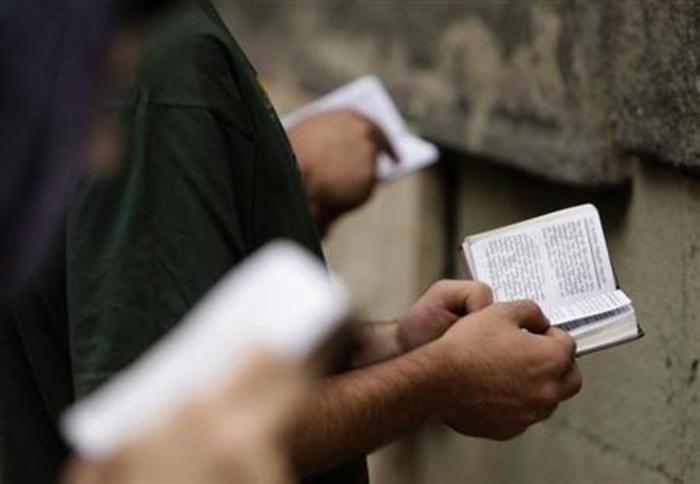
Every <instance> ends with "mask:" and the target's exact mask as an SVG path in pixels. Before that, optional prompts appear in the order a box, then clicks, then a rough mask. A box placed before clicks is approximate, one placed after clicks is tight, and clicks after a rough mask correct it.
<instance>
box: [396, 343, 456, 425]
mask: <svg viewBox="0 0 700 484" xmlns="http://www.w3.org/2000/svg"><path fill="white" fill-rule="evenodd" d="M445 350H446V348H445V347H444V345H443V344H442V342H441V341H440V340H436V341H433V342H431V343H428V344H425V345H423V346H420V347H419V348H417V349H414V350H412V351H411V352H409V353H407V354H406V355H405V358H407V359H411V360H413V362H414V364H415V365H419V366H421V367H422V368H423V371H421V372H420V373H419V374H420V375H422V377H423V378H424V381H422V382H421V383H420V384H421V386H423V387H424V390H423V391H424V392H425V394H426V395H427V398H428V400H429V401H428V402H427V405H428V408H429V414H428V418H429V419H430V420H434V421H437V420H439V421H444V420H445V419H446V417H447V416H448V415H449V414H450V412H451V411H452V409H453V408H454V405H453V403H452V402H453V399H452V397H451V394H452V391H454V386H455V379H454V377H453V374H454V368H453V366H452V363H451V360H450V358H448V355H447V354H446V352H445Z"/></svg>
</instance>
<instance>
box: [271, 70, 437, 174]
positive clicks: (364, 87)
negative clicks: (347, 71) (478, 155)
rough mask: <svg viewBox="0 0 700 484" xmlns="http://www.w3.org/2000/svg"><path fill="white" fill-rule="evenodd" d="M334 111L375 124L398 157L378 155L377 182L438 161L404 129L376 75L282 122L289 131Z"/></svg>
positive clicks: (432, 150)
mask: <svg viewBox="0 0 700 484" xmlns="http://www.w3.org/2000/svg"><path fill="white" fill-rule="evenodd" d="M334 109H351V110H353V111H356V112H358V113H360V114H362V115H363V116H365V117H366V118H368V119H370V120H371V121H372V122H374V123H375V124H376V125H377V126H379V128H381V130H382V131H383V132H384V134H385V136H386V137H387V139H388V140H389V142H390V143H391V145H392V147H393V148H394V150H395V151H396V154H397V155H398V157H399V160H400V161H399V163H395V162H393V161H392V160H391V158H390V157H389V156H388V155H387V154H385V153H381V154H380V155H379V156H378V157H377V179H379V180H381V181H389V180H393V179H395V178H399V177H401V176H403V175H408V174H410V173H413V172H416V171H418V170H421V169H423V168H425V167H427V166H429V165H431V164H433V163H435V162H436V161H437V160H438V157H439V153H438V149H437V147H436V146H435V145H433V144H432V143H429V142H427V141H425V140H423V139H421V138H419V137H418V136H415V135H413V134H412V133H411V132H410V131H409V130H408V127H407V126H406V123H405V122H404V120H403V118H402V117H401V114H400V113H399V110H398V109H397V108H396V105H395V104H394V102H393V101H392V99H391V97H389V94H388V93H387V92H386V89H385V88H384V86H383V85H382V83H381V81H380V80H379V79H378V78H377V77H376V76H365V77H361V78H359V79H357V80H355V81H353V82H351V83H350V84H346V85H345V86H343V87H341V88H339V89H337V90H335V91H333V92H331V93H330V94H327V95H325V96H323V97H321V98H319V99H317V100H316V101H314V102H312V103H310V104H307V105H306V106H303V107H302V108H300V109H298V110H297V111H294V112H293V113H291V114H289V115H288V116H285V117H284V119H283V120H282V122H283V124H284V127H285V129H290V128H291V127H293V126H294V125H295V124H297V123H299V122H301V121H303V120H304V119H306V118H308V117H310V116H313V115H316V114H319V113H322V112H324V111H331V110H334Z"/></svg>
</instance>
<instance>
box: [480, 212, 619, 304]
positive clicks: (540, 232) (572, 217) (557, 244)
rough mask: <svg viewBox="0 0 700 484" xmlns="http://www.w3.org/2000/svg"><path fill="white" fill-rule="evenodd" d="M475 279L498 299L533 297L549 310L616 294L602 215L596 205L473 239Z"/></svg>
mask: <svg viewBox="0 0 700 484" xmlns="http://www.w3.org/2000/svg"><path fill="white" fill-rule="evenodd" d="M468 241H469V242H470V244H469V247H468V250H470V251H471V262H472V264H473V266H474V267H473V268H472V270H473V272H474V274H473V275H474V278H475V279H476V280H479V281H482V282H484V283H486V284H489V285H490V286H491V288H492V289H493V291H494V299H495V300H496V301H511V300H514V299H532V300H534V301H536V302H537V303H539V304H540V305H541V306H542V307H543V309H546V308H559V307H562V306H566V305H569V304H571V303H572V302H574V301H578V300H581V299H585V298H589V297H591V296H596V295H600V294H603V293H606V292H611V291H614V290H615V277H614V274H613V270H612V265H611V263H610V257H609V255H608V250H607V246H606V244H605V237H604V235H603V229H602V226H601V223H600V217H599V215H598V211H597V210H596V208H595V207H594V206H593V205H582V206H580V207H576V208H575V209H569V210H566V211H562V212H558V213H555V214H550V215H547V216H544V217H540V218H537V219H533V220H530V221H526V222H522V223H519V224H516V225H514V226H511V227H505V228H503V229H499V230H496V231H493V232H489V233H486V234H483V235H478V236H475V237H470V238H469V239H468Z"/></svg>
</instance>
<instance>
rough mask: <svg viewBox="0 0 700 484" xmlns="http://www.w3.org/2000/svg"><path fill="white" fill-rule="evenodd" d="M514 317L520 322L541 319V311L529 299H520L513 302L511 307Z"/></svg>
mask: <svg viewBox="0 0 700 484" xmlns="http://www.w3.org/2000/svg"><path fill="white" fill-rule="evenodd" d="M512 311H513V313H514V314H515V316H517V317H519V318H520V319H522V320H533V319H539V318H541V317H543V315H542V310H541V309H540V307H539V306H538V305H537V303H536V302H535V301H533V300H531V299H521V300H519V301H515V302H514V303H513V306H512Z"/></svg>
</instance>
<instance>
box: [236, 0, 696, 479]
mask: <svg viewBox="0 0 700 484" xmlns="http://www.w3.org/2000/svg"><path fill="white" fill-rule="evenodd" d="M222 9H223V11H224V12H225V13H226V17H227V19H228V21H229V22H230V24H231V25H232V28H233V29H234V31H235V32H236V34H237V36H238V37H239V40H240V41H241V43H242V44H243V46H244V47H245V48H246V49H247V50H248V51H249V53H250V54H251V57H252V59H253V61H254V63H255V64H256V65H257V66H258V67H259V70H260V72H261V76H262V78H263V79H264V81H265V82H266V83H267V85H268V87H269V89H270V91H271V93H272V96H273V99H274V100H275V101H276V102H277V104H278V105H279V106H280V107H281V110H282V111H283V112H284V111H287V110H289V109H291V108H292V107H294V106H296V105H298V104H300V103H301V102H304V101H305V100H307V99H309V98H310V97H312V96H315V95H318V94H320V93H322V92H324V91H327V90H329V89H332V88H334V87H336V86H337V85H339V84H341V83H343V82H346V81H348V80H350V79H352V78H354V77H355V76H357V75H360V74H364V73H366V72H375V73H378V74H380V75H381V76H382V77H383V78H384V80H385V81H386V82H387V84H388V86H389V88H390V90H391V92H392V94H393V95H394V97H395V98H396V99H397V100H398V101H399V103H400V105H401V107H402V110H403V111H404V113H406V115H407V116H408V117H409V118H410V119H411V120H412V122H413V123H414V126H415V128H416V129H417V130H419V131H421V132H423V133H425V134H428V135H430V136H431V137H433V138H435V139H437V140H438V141H440V142H442V143H444V144H445V145H450V146H452V147H453V148H456V149H457V151H458V155H456V157H455V156H453V157H452V162H451V163H452V164H443V166H442V167H441V168H437V169H435V170H432V171H429V172H427V173H424V174H421V175H418V176H415V177H411V178H408V179H405V180H402V181H400V182H398V183H396V184H392V185H388V186H386V187H383V188H382V189H380V190H379V191H378V193H377V195H376V196H375V198H374V200H373V201H372V203H371V204H370V205H369V206H367V207H365V208H364V209H363V210H361V211H360V212H358V213H357V214H355V215H353V216H351V217H349V218H348V219H346V220H344V221H343V222H341V224H339V226H338V227H337V228H336V229H335V231H334V232H333V233H332V234H331V237H330V238H329V240H328V241H327V249H328V253H329V256H330V259H331V263H332V264H333V265H334V266H335V267H336V268H337V269H338V271H339V272H341V274H343V275H344V276H346V277H347V278H348V279H349V281H350V284H351V287H352V288H353V289H354V291H355V292H356V294H358V299H359V301H360V303H361V305H362V307H363V308H364V314H365V315H368V316H374V317H378V318H385V317H390V316H392V315H394V314H396V313H397V312H400V311H402V310H403V309H404V308H405V307H406V306H408V305H409V304H410V302H411V301H412V300H413V299H414V297H415V295H417V294H418V293H420V292H421V291H422V289H423V288H425V287H426V286H427V285H428V284H429V283H430V282H431V281H432V280H433V279H435V278H437V277H438V275H439V274H440V273H441V272H442V273H447V272H450V271H449V270H446V269H445V261H446V260H450V258H449V257H448V256H450V255H454V252H453V251H446V250H445V247H453V248H455V249H456V247H457V246H458V244H459V241H460V239H461V238H462V237H463V236H465V235H467V234H469V233H474V232H477V231H480V230H484V229H487V228H494V227H497V226H500V225H502V224H506V223H509V222H513V221H517V220H520V219H523V218H527V217H531V216H534V215H538V214H541V213H544V212H548V211H551V210H555V209H557V208H561V207H565V206H569V205H573V204H576V203H580V202H587V201H591V202H594V203H595V204H596V205H597V206H598V207H599V209H600V210H601V214H602V217H603V220H604V224H605V226H606V233H607V237H608V243H609V246H610V250H611V254H612V258H613V261H614V263H615V268H616V271H617V274H618V277H619V279H620V282H621V285H622V286H623V287H624V288H625V289H626V290H627V292H628V293H629V294H630V295H631V296H632V298H633V299H634V301H635V306H636V308H637V311H638V316H639V320H640V322H641V324H642V325H643V327H644V329H645V331H646V334H647V335H646V337H645V339H643V340H642V341H640V342H637V343H634V344H632V345H628V346H626V347H623V348H617V349H614V350H610V351H606V352H603V353H601V354H595V355H590V356H587V357H584V358H582V359H581V361H580V365H581V367H582V370H583V373H584V376H585V385H584V390H583V392H582V394H581V395H580V396H579V397H577V398H576V399H575V400H573V401H572V402H570V403H567V404H566V405H563V406H562V407H561V408H560V410H559V411H558V413H557V414H556V415H555V417H554V418H553V419H552V420H550V421H549V422H547V423H545V424H542V425H539V426H537V427H535V428H533V429H531V430H530V431H528V432H527V433H526V434H525V435H524V436H522V437H519V438H517V439H515V440H513V441H511V442H508V443H505V444H504V443H492V442H485V441H479V440H473V439H465V438H462V437H457V436H454V435H453V434H451V433H450V432H448V431H446V430H445V429H428V430H425V431H424V432H421V433H420V434H417V435H414V436H410V437H408V438H407V439H405V440H403V441H402V442H400V443H398V444H395V445H393V446H391V447H389V448H388V449H385V450H383V451H382V452H380V453H378V454H377V455H376V456H375V457H374V458H373V459H372V475H373V478H374V480H375V482H376V483H379V484H394V483H396V484H398V483H402V484H403V483H408V484H412V483H413V484H418V483H421V484H422V483H425V484H428V483H430V484H434V483H436V484H452V483H455V484H457V483H464V482H478V483H501V482H502V483H541V482H567V483H569V482H571V483H590V482H603V483H608V482H610V483H613V482H615V483H642V484H644V483H667V482H671V483H695V482H700V382H699V380H700V378H698V366H699V362H700V177H698V175H697V167H698V166H700V161H699V160H700V135H698V133H699V132H700V131H698V120H700V117H699V115H700V101H699V99H700V96H698V94H700V80H699V79H700V64H699V63H700V60H699V59H698V54H697V52H698V50H697V46H698V45H700V44H699V43H698V41H699V40H700V39H699V38H698V28H699V26H700V3H698V2H695V1H692V0H619V1H604V0H580V1H578V0H571V1H553V0H552V1H525V0H502V1H495V0H494V1H440V2H437V1H436V2H424V1H409V0H403V1H402V0H382V1H381V2H379V1H371V0H357V1H353V2H349V1H337V0H305V1H294V2H291V1H290V2H279V1H274V0H258V1H256V2H240V3H227V4H224V3H222ZM446 169H450V170H454V171H453V172H452V173H451V174H450V175H449V176H445V174H444V173H441V170H446ZM452 259H454V258H452Z"/></svg>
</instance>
